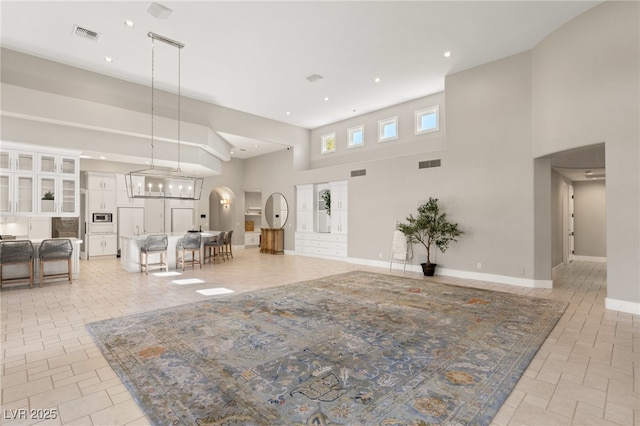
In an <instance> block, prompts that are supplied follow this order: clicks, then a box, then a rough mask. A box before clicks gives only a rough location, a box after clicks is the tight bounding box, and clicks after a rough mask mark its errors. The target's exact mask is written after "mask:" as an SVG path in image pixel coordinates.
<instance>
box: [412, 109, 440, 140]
mask: <svg viewBox="0 0 640 426" xmlns="http://www.w3.org/2000/svg"><path fill="white" fill-rule="evenodd" d="M438 111H439V108H438V106H437V105H436V106H434V107H431V108H425V109H421V110H419V111H416V135H419V134H421V133H428V132H437V131H438V129H439V126H438V115H439V114H438Z"/></svg>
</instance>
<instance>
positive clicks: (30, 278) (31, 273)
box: [29, 260, 42, 288]
mask: <svg viewBox="0 0 640 426" xmlns="http://www.w3.org/2000/svg"><path fill="white" fill-rule="evenodd" d="M29 287H31V288H33V260H30V261H29ZM41 287H42V285H41Z"/></svg>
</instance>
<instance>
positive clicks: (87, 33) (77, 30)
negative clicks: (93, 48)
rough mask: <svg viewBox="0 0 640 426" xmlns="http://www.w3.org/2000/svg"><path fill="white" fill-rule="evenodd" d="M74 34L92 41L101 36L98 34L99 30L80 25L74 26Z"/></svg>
mask: <svg viewBox="0 0 640 426" xmlns="http://www.w3.org/2000/svg"><path fill="white" fill-rule="evenodd" d="M73 34H75V35H77V36H78V37H81V38H86V39H87V40H92V41H98V38H100V34H98V33H97V32H95V31H91V30H88V29H86V28H83V27H80V26H78V25H74V26H73Z"/></svg>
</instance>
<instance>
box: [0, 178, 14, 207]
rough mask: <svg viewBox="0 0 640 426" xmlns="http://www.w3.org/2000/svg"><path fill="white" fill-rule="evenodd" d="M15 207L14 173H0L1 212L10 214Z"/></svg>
mask: <svg viewBox="0 0 640 426" xmlns="http://www.w3.org/2000/svg"><path fill="white" fill-rule="evenodd" d="M12 209H13V174H11V173H2V174H0V214H10V213H12Z"/></svg>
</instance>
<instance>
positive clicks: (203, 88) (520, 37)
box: [0, 1, 600, 149]
mask: <svg viewBox="0 0 640 426" xmlns="http://www.w3.org/2000/svg"><path fill="white" fill-rule="evenodd" d="M159 3H161V5H162V6H164V7H166V8H168V9H170V11H171V13H170V16H168V17H166V18H163V17H160V18H157V17H154V16H152V14H151V13H149V12H148V9H149V7H150V5H151V4H152V3H151V2H149V1H102V2H96V1H70V2H58V1H43V2H35V1H2V2H1V3H0V8H1V9H0V15H1V17H2V18H1V31H2V32H1V45H2V46H3V47H7V48H10V49H13V50H17V51H20V52H24V53H28V54H32V55H35V56H39V57H43V58H46V59H51V60H54V61H58V62H61V63H64V64H68V65H72V66H76V67H79V68H83V69H87V70H91V71H95V72H98V73H101V74H106V75H109V76H113V77H117V78H121V79H125V80H128V81H133V82H137V83H140V84H144V85H150V81H151V39H150V38H149V37H147V33H148V32H149V31H152V32H154V33H157V34H160V35H163V36H165V37H168V38H170V39H173V40H176V41H179V42H181V43H183V44H184V45H185V47H184V48H183V49H182V54H181V67H180V69H181V92H182V95H184V96H189V97H192V98H195V99H200V100H204V101H207V102H211V103H214V104H217V105H222V106H225V107H229V108H233V109H237V110H240V111H245V112H248V113H251V114H255V115H259V116H262V117H267V118H271V119H274V120H278V121H282V122H285V123H290V124H293V125H296V126H301V127H303V128H309V129H313V128H317V127H319V126H322V125H326V124H329V123H332V122H336V121H339V120H343V119H346V118H349V117H352V116H354V115H360V114H364V113H367V112H371V111H375V110H378V109H381V108H384V107H387V106H390V105H394V104H397V103H400V102H404V101H408V100H411V99H415V98H419V97H422V96H425V95H428V94H432V93H437V92H440V91H442V90H444V77H445V76H446V75H448V74H451V73H455V72H458V71H462V70H465V69H468V68H472V67H474V66H477V65H480V64H483V63H487V62H490V61H493V60H497V59H500V58H503V57H506V56H509V55H512V54H515V53H518V52H522V51H525V50H527V49H530V48H532V47H534V46H535V45H536V44H537V43H538V42H539V41H540V40H542V39H543V38H544V37H545V36H547V35H548V34H549V33H551V32H553V31H554V30H556V29H557V28H558V27H560V26H561V25H563V24H564V23H566V22H567V21H569V20H571V19H572V18H574V17H575V16H577V15H579V14H581V13H583V12H584V11H586V10H587V9H589V8H591V7H593V6H595V5H597V4H598V3H600V2H599V1H562V2H561V1H495V2H485V1H411V2H397V1H375V2H362V1H353V2H345V1H341V2H339V1H317V2H308V1H298V2H295V1H287V2H271V1H258V2H247V1H233V2H232V1H227V2H215V1H161V2H159ZM156 15H157V13H156ZM125 21H131V22H132V23H133V26H127V25H125ZM75 26H80V27H82V28H84V29H87V30H89V31H93V32H96V33H98V39H97V41H93V40H89V39H87V38H82V37H79V36H78V35H76V34H75V31H74V28H75ZM158 49H159V47H158V46H157V47H156V50H158ZM173 50H175V51H176V52H177V49H173ZM445 52H451V57H449V58H446V57H445V56H444V53H445ZM106 57H109V58H111V59H112V61H111V62H107V61H105V58H106ZM176 64H177V54H175V55H174V54H173V53H166V54H165V53H163V52H161V51H160V50H158V52H157V53H156V60H155V68H156V76H155V77H156V87H159V88H164V89H166V90H169V91H175V88H176V82H177V77H176V75H177V74H176V73H175V72H166V73H164V74H163V72H162V71H163V70H175V69H176V67H177V66H176ZM314 74H315V75H318V76H321V77H322V78H319V79H316V80H315V81H314V82H310V81H309V79H308V77H310V76H312V75H314ZM376 79H379V81H376ZM232 136H233V135H230V137H232ZM236 143H246V144H248V146H253V144H254V141H246V140H244V139H242V138H236ZM232 145H233V144H232ZM281 148H282V147H280V149H281Z"/></svg>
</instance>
